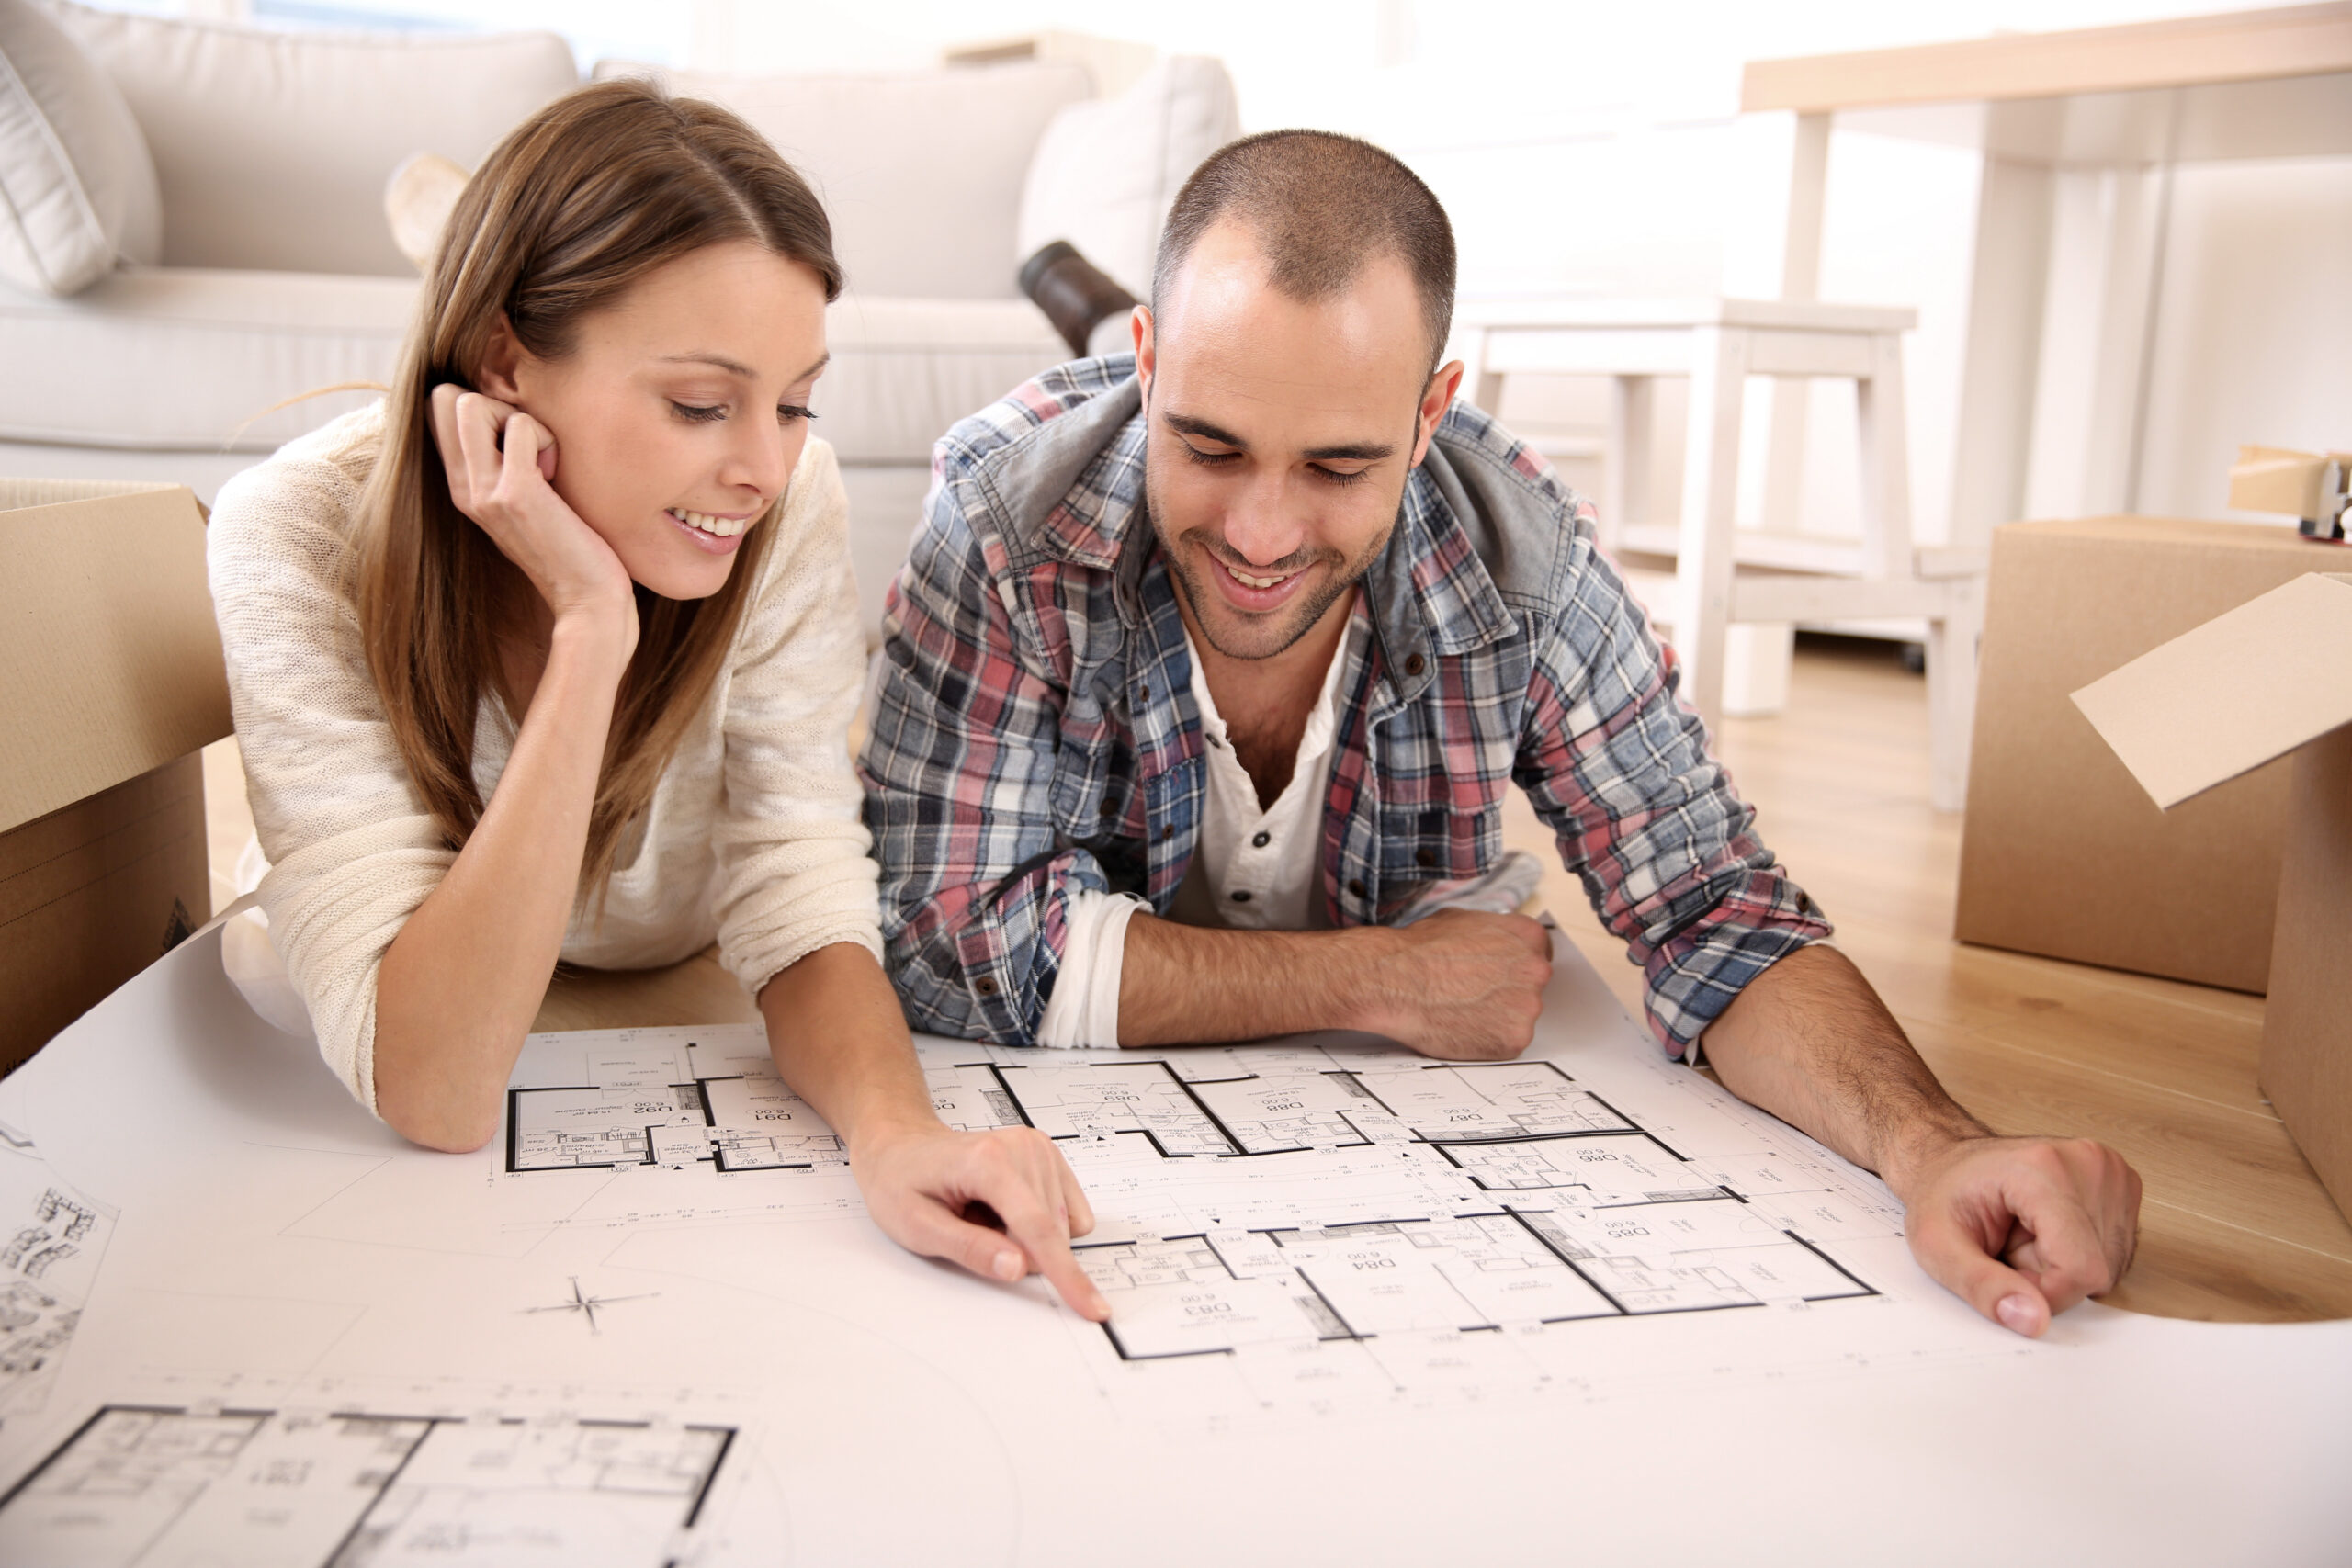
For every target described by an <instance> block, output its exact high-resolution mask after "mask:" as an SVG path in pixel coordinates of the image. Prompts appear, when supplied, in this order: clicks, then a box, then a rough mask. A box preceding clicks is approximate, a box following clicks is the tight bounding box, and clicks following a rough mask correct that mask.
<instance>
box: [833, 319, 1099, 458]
mask: <svg viewBox="0 0 2352 1568" xmlns="http://www.w3.org/2000/svg"><path fill="white" fill-rule="evenodd" d="M825 335H826V340H827V343H828V344H829V345H830V346H831V349H832V353H833V362H832V365H831V367H829V368H828V369H827V370H826V371H825V374H824V378H823V379H821V380H820V381H819V382H818V383H817V396H816V398H815V400H814V401H813V402H812V404H811V406H812V407H813V408H814V409H815V410H816V411H817V420H818V423H817V429H818V432H819V433H820V434H822V435H823V436H824V437H825V439H826V440H828V441H830V442H831V443H832V444H833V451H834V453H835V454H836V455H837V456H838V457H840V458H841V460H842V462H843V463H844V464H857V463H915V464H922V465H924V466H926V467H927V466H928V465H929V464H930V462H931V446H932V443H933V442H934V441H936V440H938V439H939V438H940V437H941V436H942V435H944V434H947V427H948V426H949V425H951V424H954V423H956V421H957V420H959V419H962V418H963V417H964V416H965V415H966V414H968V413H973V412H977V411H978V410H980V409H983V408H986V407H987V406H988V405H989V404H990V403H992V402H994V401H995V400H997V399H999V398H1001V397H1002V396H1004V394H1005V393H1006V392H1008V391H1011V390H1012V389H1013V388H1015V387H1017V386H1019V385H1020V384H1021V383H1022V382H1023V381H1025V380H1027V379H1028V378H1030V377H1032V376H1035V374H1036V373H1037V372H1038V371H1040V370H1043V369H1045V368H1046V367H1047V366H1051V365H1058V364H1060V363H1061V362H1062V361H1063V360H1065V359H1067V358H1069V349H1068V348H1067V347H1066V346H1064V344H1063V343H1062V340H1061V334H1059V333H1057V332H1055V331H1054V329H1053V326H1052V324H1051V323H1050V322H1048V321H1046V318H1045V317H1044V315H1042V314H1041V313H1039V311H1038V310H1037V308H1036V307H1035V305H1032V304H1030V303H1029V301H1028V300H1026V299H875V298H872V297H869V296H865V295H858V294H845V295H843V296H842V298H841V299H840V300H839V301H838V302H836V303H835V304H834V306H833V308H832V309H831V310H830V311H828V312H827V313H826V317H825Z"/></svg>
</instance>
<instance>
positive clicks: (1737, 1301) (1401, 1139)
mask: <svg viewBox="0 0 2352 1568" xmlns="http://www.w3.org/2000/svg"><path fill="white" fill-rule="evenodd" d="M919 1049H920V1053H921V1055H922V1066H923V1071H924V1075H925V1077H926V1078H927V1079H928V1081H929V1083H930V1086H931V1089H932V1094H933V1105H934V1107H935V1108H936V1109H937V1111H938V1112H939V1114H940V1116H941V1117H942V1118H943V1119H944V1121H946V1122H949V1124H951V1125H954V1126H958V1127H963V1128H967V1129H984V1128H990V1127H1001V1126H1030V1127H1035V1128H1036V1129H1038V1130H1039V1131H1041V1132H1043V1133H1045V1134H1046V1135H1048V1136H1049V1137H1051V1138H1053V1139H1054V1140H1056V1142H1057V1143H1058V1144H1059V1145H1061V1148H1062V1151H1063V1153H1064V1155H1065V1156H1066V1157H1067V1158H1068V1159H1069V1162H1070V1164H1071V1166H1072V1168H1073V1169H1074V1170H1076V1172H1077V1173H1078V1175H1079V1178H1080V1181H1081V1182H1082V1183H1083V1184H1084V1185H1085V1187H1086V1189H1087V1190H1088V1192H1089V1194H1090V1196H1091V1201H1093V1203H1094V1205H1095V1208H1096V1210H1097V1213H1098V1214H1099V1216H1100V1222H1099V1224H1098V1225H1097V1228H1096V1230H1095V1231H1094V1233H1093V1234H1091V1235H1089V1236H1087V1237H1085V1238H1084V1239H1083V1240H1081V1241H1080V1244H1079V1247H1078V1256H1079V1258H1080V1262H1081V1264H1082V1265H1083V1266H1084V1267H1085V1269H1087V1271H1088V1273H1089V1274H1090V1275H1091V1276H1092V1278H1093V1280H1095V1282H1096V1283H1097V1284H1098V1285H1099V1286H1101V1287H1102V1289H1103V1292H1104V1294H1105V1295H1106V1296H1107V1297H1108V1299H1109V1300H1110V1302H1111V1303H1112V1316H1111V1320H1110V1322H1109V1323H1107V1324H1105V1325H1102V1326H1101V1328H1100V1329H1099V1330H1091V1331H1086V1332H1091V1333H1099V1334H1100V1336H1101V1344H1100V1345H1099V1346H1098V1347H1097V1348H1096V1353H1097V1354H1100V1355H1103V1356H1105V1357H1107V1358H1108V1359H1112V1360H1115V1361H1116V1362H1120V1363H1129V1364H1139V1363H1150V1362H1156V1361H1162V1360H1166V1359H1175V1358H1184V1357H1217V1358H1228V1359H1235V1360H1237V1361H1238V1360H1241V1359H1247V1360H1248V1361H1249V1362H1250V1366H1249V1367H1248V1368H1247V1369H1246V1370H1244V1371H1241V1372H1240V1373H1238V1374H1237V1375H1238V1376H1239V1377H1240V1379H1241V1380H1242V1382H1245V1383H1246V1384H1247V1385H1248V1386H1247V1391H1246V1393H1243V1394H1241V1395H1240V1396H1239V1397H1240V1400H1241V1403H1242V1404H1245V1405H1246V1406H1247V1408H1249V1409H1250V1411H1251V1412H1253V1413H1255V1414H1258V1415H1263V1414H1265V1413H1267V1412H1269V1411H1279V1410H1284V1409H1293V1410H1297V1411H1323V1412H1329V1413H1337V1412H1340V1411H1343V1410H1344V1411H1355V1410H1358V1409H1360V1408H1361V1407H1362V1400H1361V1399H1357V1400H1351V1398H1350V1397H1349V1396H1350V1395H1351V1393H1355V1394H1364V1395H1369V1396H1371V1397H1372V1398H1373V1400H1374V1403H1385V1404H1403V1405H1411V1404H1417V1403H1419V1401H1420V1400H1421V1399H1422V1398H1423V1397H1424V1396H1425V1395H1426V1394H1427V1393H1429V1389H1428V1387H1427V1386H1426V1384H1427V1382H1428V1381H1429V1380H1427V1379H1426V1378H1425V1377H1424V1375H1423V1369H1424V1368H1425V1367H1427V1366H1428V1365H1429V1364H1430V1363H1431V1362H1432V1360H1434V1361H1436V1362H1440V1363H1449V1371H1446V1372H1445V1373H1444V1374H1442V1376H1441V1377H1440V1378H1438V1379H1437V1380H1436V1381H1437V1382H1441V1383H1444V1384H1447V1385H1449V1386H1450V1385H1453V1384H1455V1383H1458V1382H1461V1376H1462V1375H1461V1372H1460V1371H1459V1367H1458V1365H1452V1364H1450V1363H1451V1362H1454V1361H1459V1360H1461V1359H1471V1360H1475V1361H1476V1362H1478V1363H1479V1364H1480V1366H1481V1368H1482V1371H1481V1375H1480V1376H1479V1377H1478V1378H1477V1380H1476V1394H1477V1396H1478V1397H1480V1398H1482V1399H1485V1400H1488V1401H1491V1400H1494V1399H1497V1398H1509V1397H1511V1396H1513V1395H1519V1394H1528V1393H1538V1392H1542V1391H1544V1389H1546V1388H1547V1387H1549V1386H1551V1385H1552V1384H1553V1383H1554V1382H1555V1373H1554V1371H1552V1370H1550V1368H1549V1365H1548V1363H1549V1362H1552V1361H1555V1360H1558V1359H1560V1358H1561V1355H1562V1354H1566V1355H1567V1356H1568V1359H1571V1360H1574V1359H1576V1358H1575V1357H1574V1356H1573V1353H1572V1351H1571V1350H1569V1349H1568V1348H1567V1347H1565V1346H1564V1347H1547V1346H1546V1345H1545V1344H1544V1343H1543V1341H1544V1340H1547V1339H1553V1338H1565V1339H1566V1340H1568V1341H1573V1340H1574V1339H1575V1337H1576V1336H1577V1333H1578V1326H1579V1325H1588V1324H1592V1323H1595V1322H1599V1321H1602V1320H1610V1319H1617V1318H1627V1317H1647V1316H1661V1315H1667V1314H1692V1313H1711V1312H1730V1311H1755V1312H1762V1313H1766V1314H1773V1313H1779V1314H1789V1313H1806V1312H1816V1311H1834V1310H1837V1309H1839V1308H1843V1307H1846V1306H1848V1305H1849V1304H1863V1303H1875V1302H1879V1301H1880V1300H1881V1298H1882V1297H1883V1291H1882V1289H1881V1287H1880V1286H1879V1285H1878V1284H1877V1283H1874V1282H1873V1280H1872V1278H1871V1273H1872V1269H1871V1265H1870V1264H1868V1263H1866V1262H1864V1261H1862V1260H1861V1259H1860V1258H1858V1257H1857V1256H1856V1247H1857V1246H1858V1245H1862V1244H1872V1243H1875V1244H1879V1245H1880V1246H1881V1247H1882V1248H1883V1247H1884V1245H1885V1244H1887V1243H1893V1242H1898V1241H1899V1237H1900V1235H1901V1214H1900V1211H1899V1209H1898V1208H1897V1206H1896V1205H1895V1204H1894V1202H1893V1201H1892V1200H1890V1199H1889V1198H1888V1196H1887V1195H1886V1192H1885V1190H1884V1189H1883V1187H1881V1186H1880V1185H1879V1184H1878V1183H1877V1181H1876V1180H1874V1179H1871V1177H1869V1176H1867V1175H1866V1174H1864V1173H1862V1172H1860V1171H1858V1170H1856V1169H1854V1168H1852V1167H1850V1166H1849V1165H1847V1164H1846V1163H1845V1162H1844V1161H1842V1160H1840V1159H1838V1157H1837V1156H1834V1155H1831V1154H1829V1153H1827V1152H1826V1150H1823V1149H1821V1148H1820V1147H1819V1146H1818V1145H1814V1144H1812V1143H1811V1142H1810V1141H1809V1140H1805V1139H1802V1138H1799V1137H1796V1136H1795V1135H1794V1134H1791V1133H1790V1132H1789V1130H1788V1129H1787V1128H1785V1127H1783V1126H1781V1124H1780V1123H1779V1122H1774V1121H1773V1120H1772V1119H1771V1118H1770V1117H1765V1116H1762V1115H1760V1114H1758V1112H1756V1111H1752V1110H1750V1109H1749V1108H1747V1107H1746V1106H1743V1105H1740V1104H1739V1103H1738V1102H1737V1101H1736V1100H1732V1099H1731V1098H1730V1097H1729V1096H1728V1095H1724V1094H1723V1093H1722V1092H1721V1091H1720V1090H1717V1089H1714V1088H1713V1086H1712V1085H1711V1084H1708V1083H1706V1082H1705V1081H1704V1080H1702V1079H1700V1078H1698V1077H1696V1076H1695V1075H1692V1074H1691V1073H1689V1072H1688V1071H1687V1070H1686V1069H1683V1068H1681V1067H1679V1066H1672V1065H1669V1064H1665V1063H1662V1062H1656V1061H1650V1060H1646V1059H1645V1058H1643V1057H1640V1056H1629V1057H1627V1058H1625V1059H1624V1060H1622V1061H1620V1062H1617V1063H1614V1064H1611V1066H1614V1067H1615V1069H1616V1070H1615V1071H1613V1072H1611V1073H1609V1074H1608V1075H1607V1076H1609V1077H1610V1078H1611V1082H1610V1084H1609V1085H1608V1088H1607V1092H1605V1093H1604V1092H1602V1089H1601V1087H1600V1085H1597V1084H1595V1083H1593V1082H1590V1081H1587V1080H1586V1079H1584V1078H1581V1077H1578V1076H1577V1074H1575V1073H1572V1072H1571V1071H1569V1070H1568V1068H1567V1067H1566V1066H1563V1065H1562V1064H1561V1063H1560V1062H1559V1061H1557V1060H1554V1059H1548V1058H1544V1057H1537V1058H1535V1059H1524V1060H1520V1061H1514V1062H1500V1063H1479V1064H1456V1063H1443V1062H1436V1061H1431V1060H1430V1059H1428V1058H1425V1057H1422V1056H1419V1055H1415V1054H1414V1053H1412V1052H1409V1051H1407V1050H1405V1049H1403V1048H1402V1047H1399V1046H1397V1045H1394V1044H1392V1043H1386V1042H1382V1041H1378V1040H1374V1039H1372V1038H1370V1037H1363V1036H1342V1035H1325V1036H1317V1037H1311V1038H1297V1039H1293V1040H1289V1041H1285V1042H1282V1043H1272V1044H1267V1045H1260V1046H1248V1047H1219V1048H1189V1049H1176V1050H1166V1051H1110V1052H1099V1051H1090V1052H1061V1051H1054V1052H1045V1051H1035V1050H1014V1049H1004V1048H993V1047H988V1046H980V1045H974V1044H970V1043H954V1042H947V1041H935V1040H925V1041H923V1042H922V1043H920V1046H919ZM499 1146H500V1151H501V1152H500V1154H499V1156H498V1162H497V1168H496V1171H495V1173H494V1175H493V1176H492V1184H493V1187H494V1188H496V1189H497V1190H498V1193H497V1196H498V1199H499V1200H503V1201H509V1202H515V1203H518V1204H521V1205H523V1206H521V1207H517V1208H515V1209H513V1210H510V1211H508V1213H510V1214H511V1215H512V1217H511V1218H510V1219H509V1220H508V1221H507V1224H508V1226H509V1228H510V1229H511V1230H513V1231H515V1232H517V1233H520V1234H524V1235H543V1234H545V1233H546V1231H548V1229H550V1228H559V1227H560V1226H582V1225H585V1226H599V1225H601V1226H620V1227H630V1226H639V1225H643V1224H647V1223H649V1216H658V1223H663V1224H710V1223H718V1222H724V1221H727V1220H729V1219H742V1218H749V1217H756V1216H763V1215H765V1216H776V1215H786V1214H795V1213H798V1214H816V1213H823V1212H825V1211H827V1210H828V1209H834V1210H839V1209H843V1208H854V1205H855V1198H854V1184H852V1183H851V1182H850V1181H849V1180H848V1179H847V1172H846V1168H845V1165H844V1163H843V1157H842V1150H841V1144H840V1140H839V1139H838V1138H837V1137H836V1136H835V1135H834V1134H833V1133H832V1132H831V1129H829V1128H827V1127H826V1126H825V1124H824V1122H822V1120H821V1119H820V1118H819V1117H818V1116H817V1114H816V1113H815V1112H814V1111H812V1110H811V1109H810V1108H809V1106H808V1105H807V1104H806V1103H805V1102H804V1101H802V1100H800V1099H799V1098H798V1097H797V1096H796V1095H794V1094H793V1093H792V1091H791V1090H790V1089H787V1088H786V1087H785V1085H784V1083H783V1082H782V1080H781V1079H780V1078H779V1077H777V1075H776V1070H775V1065H774V1062H773V1060H772V1058H771V1056H770V1055H769V1052H768V1048H767V1043H766V1040H765V1037H764V1035H763V1032H762V1031H761V1029H760V1027H759V1026H758V1025H756V1024H737V1025H726V1026H717V1027H712V1028H706V1029H698V1030H695V1029H651V1030H628V1031H611V1032H595V1033H578V1034H562V1035H539V1036H534V1037H533V1038H532V1039H531V1040H530V1041H529V1043H527V1044H526V1047H525V1049H524V1052H523V1055H522V1058H521V1060H520V1061H519V1062H518V1064H517V1066H516V1068H515V1075H514V1079H513V1087H512V1089H510V1091H509V1094H508V1121H507V1125H506V1128H505V1132H504V1136H503V1140H502V1142H501V1144H500V1145H499ZM556 1181H566V1182H571V1183H576V1184H580V1192H579V1196H578V1200H577V1202H576V1203H575V1204H573V1205H571V1207H569V1208H568V1209H567V1211H566V1213H564V1215H563V1217H562V1218H561V1219H560V1221H555V1222H551V1221H550V1219H549V1217H548V1214H547V1213H546V1212H545V1210H544V1209H543V1208H541V1207H540V1206H539V1205H538V1204H537V1203H536V1202H533V1201H531V1200H532V1199H533V1198H534V1197H535V1195H537V1194H540V1193H543V1192H545V1191H547V1190H549V1187H548V1184H549V1183H551V1182H556ZM1475 1335H1492V1336H1497V1337H1498V1338H1497V1339H1496V1340H1495V1341H1493V1344H1496V1345H1508V1346H1509V1347H1510V1348H1509V1350H1508V1351H1507V1352H1504V1353H1502V1354H1501V1355H1499V1356H1498V1355H1497V1354H1496V1353H1495V1352H1494V1350H1493V1348H1492V1347H1491V1346H1490V1345H1488V1344H1483V1343H1482V1344H1478V1345H1476V1346H1475V1347H1472V1346H1471V1343H1470V1341H1469V1339H1468V1337H1470V1336H1475ZM1758 1370H1759V1371H1762V1370H1765V1369H1762V1368H1759V1369H1758ZM1105 1376H1106V1378H1107V1379H1108V1380H1109V1381H1107V1382H1106V1383H1105V1384H1104V1386H1105V1387H1106V1388H1108V1389H1110V1390H1113V1391H1114V1397H1116V1398H1119V1399H1121V1400H1123V1401H1125V1402H1127V1403H1129V1404H1130V1405H1131V1407H1133V1408H1135V1409H1136V1410H1137V1411H1139V1412H1140V1411H1149V1412H1152V1413H1154V1414H1167V1413H1170V1411H1172V1410H1177V1409H1181V1408H1182V1407H1183V1406H1184V1405H1185V1404H1188V1403H1197V1402H1198V1399H1199V1393H1200V1385H1199V1382H1198V1380H1197V1379H1185V1380H1182V1381H1181V1382H1178V1381H1174V1380H1162V1386H1161V1387H1159V1388H1153V1387H1152V1386H1150V1385H1149V1384H1148V1382H1145V1381H1143V1380H1142V1379H1139V1378H1137V1377H1136V1376H1134V1375H1132V1374H1125V1373H1119V1372H1106V1373H1105ZM1576 1381H1577V1386H1578V1387H1579V1389H1580V1390H1582V1391H1584V1392H1586V1393H1592V1392H1595V1391H1597V1390H1599V1389H1600V1388H1601V1387H1603V1386H1605V1385H1606V1383H1607V1382H1609V1378H1608V1376H1607V1375H1606V1374H1605V1373H1603V1372H1600V1371H1585V1372H1583V1373H1580V1374H1578V1375H1577V1380H1576ZM1179 1391H1181V1392H1179ZM1171 1396H1172V1397H1171ZM1213 1403H1214V1402H1213Z"/></svg>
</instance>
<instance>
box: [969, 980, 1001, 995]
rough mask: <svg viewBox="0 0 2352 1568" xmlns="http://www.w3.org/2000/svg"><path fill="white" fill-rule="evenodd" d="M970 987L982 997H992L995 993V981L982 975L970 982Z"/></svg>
mask: <svg viewBox="0 0 2352 1568" xmlns="http://www.w3.org/2000/svg"><path fill="white" fill-rule="evenodd" d="M972 989H974V990H975V991H978V993H979V994H980V995H982V996H984V997H992V996H994V995H996V982H995V981H994V980H992V979H990V978H989V977H988V976H986V975H983V976H980V977H979V978H978V979H977V980H975V981H973V982H972Z"/></svg>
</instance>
